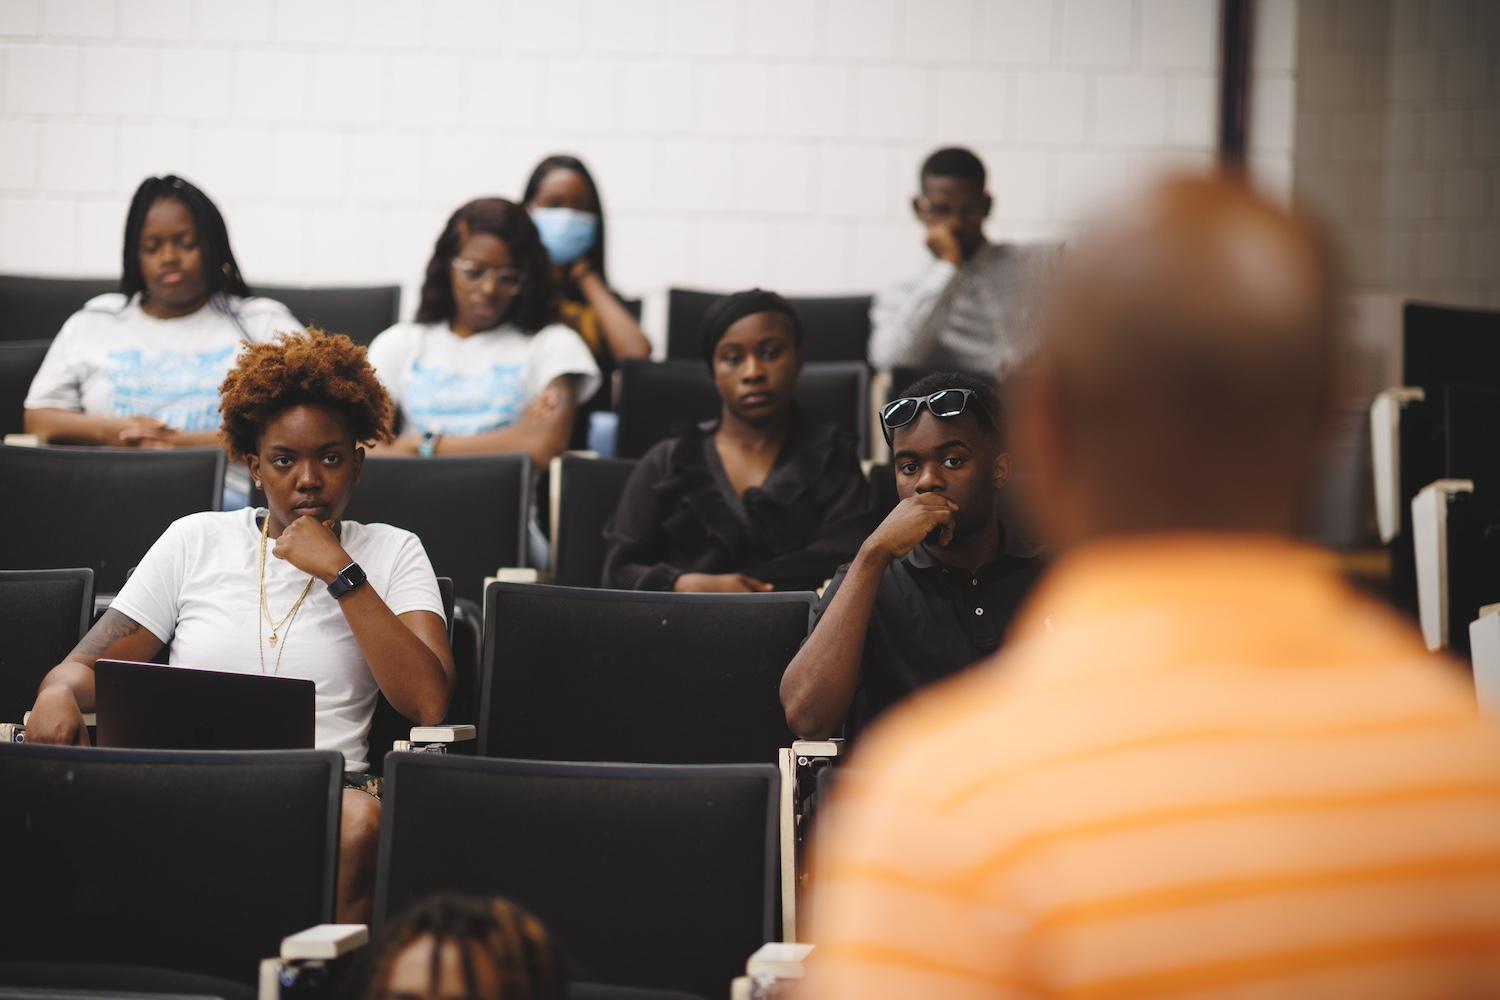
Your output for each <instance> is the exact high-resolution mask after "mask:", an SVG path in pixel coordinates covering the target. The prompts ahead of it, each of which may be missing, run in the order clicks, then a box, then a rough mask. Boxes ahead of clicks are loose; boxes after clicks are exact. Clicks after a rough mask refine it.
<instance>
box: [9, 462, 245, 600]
mask: <svg viewBox="0 0 1500 1000" xmlns="http://www.w3.org/2000/svg"><path fill="white" fill-rule="evenodd" d="M0 483H4V484H5V486H4V488H3V489H0V566H4V567H5V568H6V569H48V568H51V567H55V566H88V567H91V568H92V569H93V571H94V586H95V587H96V588H98V590H99V591H100V592H101V593H106V594H112V593H114V592H115V591H117V590H119V589H120V586H121V585H122V584H123V583H124V582H125V573H126V570H127V569H129V568H130V567H132V566H134V565H136V564H137V563H139V562H140V561H141V556H143V555H145V554H146V550H147V549H149V548H150V547H151V545H152V543H153V542H155V541H156V539H157V538H158V537H160V535H161V533H162V532H163V531H165V530H166V528H167V526H168V525H169V524H171V523H172V522H173V521H175V520H177V519H178V518H179V517H183V516H184V515H187V514H192V513H196V512H197V511H201V510H218V509H219V508H220V506H221V505H222V502H223V483H224V452H223V451H221V450H219V449H217V448H192V449H184V450H182V451H137V450H134V449H124V448H51V447H47V448H13V447H0Z"/></svg>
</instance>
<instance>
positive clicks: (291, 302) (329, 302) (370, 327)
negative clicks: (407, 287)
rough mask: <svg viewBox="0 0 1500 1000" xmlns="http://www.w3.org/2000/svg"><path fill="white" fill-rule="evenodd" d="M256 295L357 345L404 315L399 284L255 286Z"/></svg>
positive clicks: (309, 323) (365, 342)
mask: <svg viewBox="0 0 1500 1000" xmlns="http://www.w3.org/2000/svg"><path fill="white" fill-rule="evenodd" d="M254 290H255V294H256V295H262V296H265V297H266V298H268V299H275V300H276V301H277V302H280V303H281V304H282V305H284V306H286V307H287V308H288V309H290V310H291V311H292V315H293V316H296V317H297V318H298V319H299V320H301V321H302V322H303V323H304V324H305V325H312V324H316V325H318V326H320V327H322V328H323V329H325V330H327V331H328V332H329V333H342V334H347V335H348V337H349V338H350V339H351V340H353V341H354V342H355V343H357V344H369V342H370V341H372V340H374V339H375V335H376V334H377V333H379V332H380V331H382V330H384V329H385V328H386V327H388V326H390V325H391V324H393V323H395V322H396V320H397V319H398V318H399V316H400V312H401V286H400V285H370V286H359V287H352V288H351V287H340V288H333V287H330V288H301V287H294V286H291V285H256V286H255V289H254Z"/></svg>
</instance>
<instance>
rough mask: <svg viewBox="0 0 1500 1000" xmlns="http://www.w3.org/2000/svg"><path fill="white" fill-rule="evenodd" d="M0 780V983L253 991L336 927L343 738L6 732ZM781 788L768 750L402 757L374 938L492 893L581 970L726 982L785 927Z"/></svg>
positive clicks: (392, 795)
mask: <svg viewBox="0 0 1500 1000" xmlns="http://www.w3.org/2000/svg"><path fill="white" fill-rule="evenodd" d="M0 788H3V789H5V792H4V796H5V801H4V807H3V808H0V879H3V882H4V884H5V886H6V890H7V897H8V898H9V899H11V900H12V901H13V902H15V903H16V904H17V905H8V906H5V907H0V986H30V987H44V988H50V989H53V990H59V989H61V990H68V991H70V992H71V991H72V990H76V989H79V988H85V989H87V988H90V987H98V986H100V985H102V984H107V985H109V986H112V987H114V988H116V989H118V988H122V987H124V986H125V985H126V984H129V985H130V987H131V988H133V989H134V990H135V991H136V992H139V993H141V994H145V993H151V994H156V995H161V994H163V993H192V994H195V995H200V996H202V995H211V996H225V997H248V996H254V995H255V993H254V991H253V986H254V984H255V983H256V981H257V974H258V968H259V964H260V961H261V960H262V959H265V958H268V957H271V956H275V955H276V954H278V952H279V950H280V941H281V940H282V939H283V938H284V937H286V936H287V935H289V934H292V933H295V932H297V931H299V930H301V929H303V928H306V927H309V926H311V925H316V924H322V923H327V922H330V921H331V920H332V918H333V909H334V893H335V880H336V857H337V849H338V835H339V816H340V802H341V795H342V762H341V759H340V757H339V755H338V754H337V753H335V752H332V751H246V752H235V751H218V752H192V751H149V750H93V749H87V748H73V747H42V746H32V745H28V744H16V745H5V746H0ZM779 791H780V789H779V777H778V773H777V771H776V769H775V768H773V767H771V766H769V765H732V766H708V767H702V766H699V767H681V766H679V767H660V766H655V767H653V766H639V765H609V764H568V763H538V762H529V761H509V760H486V759H465V758H460V757H448V756H441V755H432V754H392V755H391V758H390V761H389V763H388V767H387V773H386V782H385V790H384V795H383V804H382V821H381V834H380V847H379V862H378V868H377V874H376V889H375V910H374V929H375V930H376V932H377V933H378V931H379V930H380V928H381V927H382V925H384V924H385V923H387V922H388V921H391V920H393V919H395V918H396V917H398V916H399V915H400V913H401V911H402V910H403V909H404V908H405V907H407V906H408V905H410V904H411V903H413V902H415V901H417V900H419V899H421V898H423V897H425V896H427V895H429V894H431V893H434V892H440V891H460V892H465V893H475V894H483V895H500V896H505V897H508V898H510V899H513V900H515V901H517V902H519V903H520V904H521V905H523V906H525V907H526V908H527V909H529V910H531V911H532V912H534V913H536V914H537V915H538V916H539V917H541V919H542V920H543V921H544V922H545V923H546V924H547V925H548V927H549V928H550V930H551V932H552V934H553V936H554V938H555V939H556V940H557V941H558V942H559V944H560V945H561V948H562V950H563V951H564V953H565V954H566V955H568V956H569V958H570V959H571V961H572V964H573V965H574V967H575V969H576V970H577V976H578V978H580V979H583V980H586V981H597V982H601V983H607V984H615V985H619V986H632V987H638V988H645V989H649V990H652V991H667V990H673V991H687V992H688V993H690V994H693V995H697V996H700V997H722V996H724V995H725V993H726V992H727V987H728V985H729V982H730V980H731V979H732V978H733V977H734V976H735V974H736V973H738V972H739V971H741V970H742V969H744V967H745V962H746V959H747V958H748V957H749V956H750V955H751V953H752V952H754V951H755V950H756V949H757V948H758V947H759V946H760V945H761V944H763V943H765V942H767V941H771V940H775V939H776V938H777V937H778V936H779V932H778V927H777V905H776V882H777V877H778V876H777V860H776V859H777V853H778V849H779V844H778V826H777V823H776V804H777V799H778V795H779ZM127 816H128V817H129V821H128V822H126V821H125V819H124V818H125V817H127ZM23 903H24V905H21V904H23ZM205 977H206V978H205ZM47 995H53V994H47ZM262 995H264V994H262ZM273 995H274V994H273ZM573 995H574V996H575V997H579V996H588V995H590V994H589V993H588V992H587V991H574V993H573ZM648 995H649V996H661V995H664V994H661V993H655V992H653V993H651V994H648Z"/></svg>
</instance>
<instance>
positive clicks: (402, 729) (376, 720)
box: [366, 576, 473, 775]
mask: <svg viewBox="0 0 1500 1000" xmlns="http://www.w3.org/2000/svg"><path fill="white" fill-rule="evenodd" d="M437 582H438V593H439V594H440V595H441V596H442V599H443V620H444V621H446V622H447V623H448V642H449V644H450V645H451V644H452V642H453V581H452V580H450V579H448V578H447V577H446V576H440V577H438V578H437ZM465 680H466V681H467V685H468V687H469V689H470V690H472V687H473V678H472V677H470V678H466V679H465ZM454 721H455V722H470V721H471V720H470V719H468V718H462V719H459V718H455V719H454ZM416 724H417V723H416V722H415V721H414V720H412V719H408V718H407V717H406V716H404V715H402V714H401V713H400V712H398V711H396V706H395V705H392V704H391V703H390V701H388V700H387V699H386V696H385V694H384V693H380V694H377V695H376V696H375V712H374V714H373V715H371V716H370V732H369V735H368V737H367V742H368V743H369V754H368V756H367V757H366V760H367V761H368V763H369V771H370V773H371V774H376V775H378V774H381V773H382V772H383V770H384V768H385V755H386V754H388V753H390V752H391V744H392V743H394V742H396V741H397V740H404V739H408V738H410V736H411V727H412V726H415V725H416Z"/></svg>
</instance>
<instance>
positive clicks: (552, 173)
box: [524, 156, 651, 373]
mask: <svg viewBox="0 0 1500 1000" xmlns="http://www.w3.org/2000/svg"><path fill="white" fill-rule="evenodd" d="M524 200H525V202H526V208H527V210H528V211H529V212H530V213H531V219H532V221H533V222H535V223H536V228H537V232H538V233H539V234H540V235H541V238H542V245H543V246H545V247H546V248H547V256H548V257H550V258H551V260H552V267H553V276H554V278H555V279H556V280H555V281H554V285H555V286H556V289H557V295H556V300H555V303H554V307H555V310H556V312H557V315H558V318H559V319H561V320H562V321H563V322H564V323H566V324H568V325H569V326H571V327H572V328H573V329H574V330H576V331H577V332H578V335H579V336H580V337H582V338H583V340H584V342H585V343H586V344H588V345H589V349H590V350H592V351H593V352H594V357H595V358H596V359H597V360H598V362H599V367H600V368H601V369H603V370H604V371H605V372H606V373H608V371H609V370H610V369H612V368H614V366H615V363H616V362H618V361H619V360H620V359H622V358H645V357H650V355H651V342H650V341H648V340H647V339H646V335H645V334H644V333H642V332H641V325H640V324H639V323H637V322H636V319H635V317H634V316H632V315H631V314H630V310H628V309H626V308H625V306H624V304H623V303H621V302H620V300H619V299H618V298H616V297H615V294H614V293H613V292H611V291H610V290H609V285H608V283H607V281H606V278H605V273H604V209H603V206H602V205H601V204H600V201H599V189H598V188H597V187H595V186H594V179H593V178H592V177H590V176H589V171H588V168H587V167H585V166H584V165H583V163H582V162H581V161H579V160H578V159H577V158H576V157H572V156H549V157H547V158H546V159H545V160H543V161H542V162H541V163H539V164H538V165H537V168H536V169H535V170H533V171H532V172H531V179H530V180H528V181H527V182H526V195H525V198H524Z"/></svg>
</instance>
